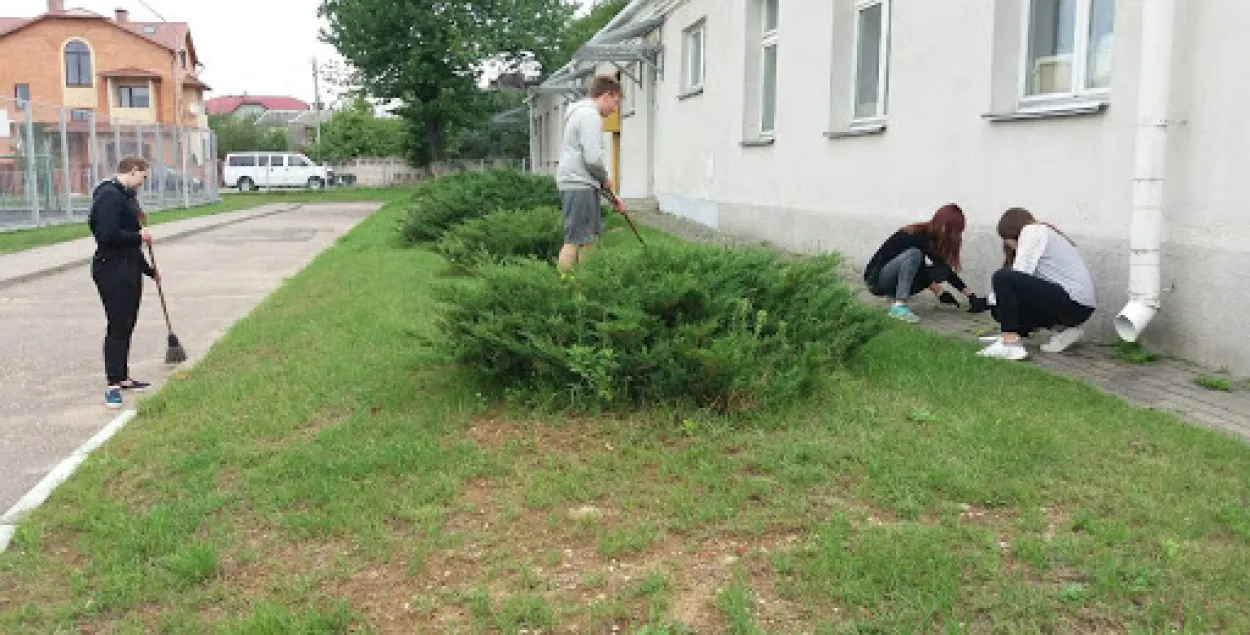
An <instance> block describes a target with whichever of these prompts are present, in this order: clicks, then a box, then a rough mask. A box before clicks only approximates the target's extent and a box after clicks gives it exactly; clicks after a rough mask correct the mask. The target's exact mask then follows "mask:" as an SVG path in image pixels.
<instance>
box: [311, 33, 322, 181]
mask: <svg viewBox="0 0 1250 635" xmlns="http://www.w3.org/2000/svg"><path fill="white" fill-rule="evenodd" d="M312 69H313V93H314V99H313V104H315V105H314V108H315V109H316V112H315V114H314V115H313V116H315V117H316V118H317V162H318V163H320V162H321V70H320V69H319V68H317V57H316V56H313V58H312Z"/></svg>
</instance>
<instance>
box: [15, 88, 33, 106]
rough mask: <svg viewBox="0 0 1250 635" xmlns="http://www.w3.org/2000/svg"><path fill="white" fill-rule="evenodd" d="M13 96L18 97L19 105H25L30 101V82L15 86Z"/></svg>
mask: <svg viewBox="0 0 1250 635" xmlns="http://www.w3.org/2000/svg"><path fill="white" fill-rule="evenodd" d="M13 97H15V98H16V99H17V105H18V107H25V106H26V104H27V103H28V102H29V101H30V84H18V85H17V86H16V87H14V88H13Z"/></svg>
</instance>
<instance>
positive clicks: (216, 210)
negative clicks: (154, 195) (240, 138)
mask: <svg viewBox="0 0 1250 635" xmlns="http://www.w3.org/2000/svg"><path fill="white" fill-rule="evenodd" d="M412 191H413V189H412V188H404V187H392V188H344V189H334V188H331V189H328V190H324V191H312V190H295V191H289V192H283V191H278V192H250V193H246V194H229V195H226V196H224V197H223V198H222V200H221V202H220V203H213V204H212V205H201V206H199V207H192V208H190V209H175V210H166V211H162V212H152V213H150V214H148V220H149V222H150V223H151V224H152V225H160V224H161V223H169V222H173V221H178V220H184V219H187V218H194V217H196V216H208V215H211V214H220V213H222V212H234V211H238V210H242V209H250V208H253V207H260V206H261V205H268V204H270V203H323V202H334V201H393V200H396V199H398V198H402V197H404V196H407V195H409V194H411V193H412ZM90 235H91V231H90V230H89V229H87V221H86V219H85V218H84V219H83V220H82V221H81V222H77V223H67V224H64V225H53V226H50V227H38V228H35V229H21V230H16V231H10V232H0V255H3V254H11V253H14V252H18V251H23V250H26V249H31V248H33V247H42V246H44V245H52V244H56V243H62V242H66V241H69V240H75V239H78V238H86V237H87V236H90Z"/></svg>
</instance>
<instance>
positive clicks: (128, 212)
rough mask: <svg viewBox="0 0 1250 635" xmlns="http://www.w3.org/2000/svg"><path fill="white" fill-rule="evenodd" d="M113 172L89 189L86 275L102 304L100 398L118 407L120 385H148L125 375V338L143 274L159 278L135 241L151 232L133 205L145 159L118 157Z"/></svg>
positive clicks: (127, 351)
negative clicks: (91, 240)
mask: <svg viewBox="0 0 1250 635" xmlns="http://www.w3.org/2000/svg"><path fill="white" fill-rule="evenodd" d="M117 171H118V174H117V175H116V176H114V177H113V178H111V179H109V180H107V181H104V182H103V183H100V185H98V186H96V188H95V191H94V192H92V195H91V214H90V216H89V217H88V219H87V225H88V227H90V228H91V233H92V235H93V236H95V242H96V251H95V255H94V257H92V259H91V279H92V280H93V281H95V285H96V289H97V290H98V291H99V293H100V300H101V302H102V303H103V304H104V315H105V317H106V318H107V320H108V327H107V329H106V331H105V335H104V373H105V376H106V378H107V380H108V388H107V389H106V390H105V392H104V404H105V405H106V406H108V407H109V408H120V407H122V404H123V401H124V400H123V398H122V392H123V391H143V390H146V389H147V388H149V387H150V386H151V384H149V383H148V382H144V381H139V380H137V379H135V378H133V377H131V376H130V367H129V360H130V338H131V336H132V335H133V334H134V330H135V322H136V321H137V320H138V317H139V304H140V302H141V300H142V299H143V276H145V275H146V276H148V277H149V278H152V279H153V280H155V281H156V282H157V283H158V284H159V283H160V279H161V274H160V272H159V271H157V270H156V269H155V268H154V267H152V265H150V264H148V261H147V259H145V258H144V257H143V251H142V250H141V247H142V245H143V244H144V243H147V244H149V245H150V244H151V243H152V240H153V238H152V232H150V231H148V230H147V229H145V228H143V227H142V226H141V225H140V224H139V208H138V204H137V201H136V200H135V198H134V196H133V192H134V191H135V190H137V189H138V188H140V187H142V186H143V183H144V181H146V180H147V177H148V162H147V161H146V160H144V159H142V158H137V157H130V158H125V159H122V161H121V163H120V164H119V165H118V170H117Z"/></svg>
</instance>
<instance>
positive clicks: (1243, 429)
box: [633, 209, 1250, 441]
mask: <svg viewBox="0 0 1250 635" xmlns="http://www.w3.org/2000/svg"><path fill="white" fill-rule="evenodd" d="M633 216H634V217H635V219H636V220H638V221H639V222H643V223H646V224H648V225H651V226H652V227H655V228H656V229H659V230H661V231H665V232H668V233H671V234H673V235H676V236H680V237H682V238H684V239H686V240H692V241H697V242H712V243H720V244H729V245H734V244H738V245H741V244H760V243H756V242H754V241H744V240H740V239H738V238H736V237H734V236H730V235H727V234H723V233H720V232H717V231H716V230H713V229H710V228H708V227H705V226H703V225H699V224H697V223H695V222H693V221H688V220H685V219H682V218H679V217H676V216H673V215H671V214H665V213H663V212H658V211H655V210H648V209H638V210H636V211H635V212H634V214H633ZM847 282H848V283H849V284H851V285H852V286H853V287H855V288H856V289H858V290H860V291H861V294H860V297H861V299H863V300H864V301H865V302H867V303H870V304H876V305H879V306H880V307H881V310H882V311H884V310H886V306H887V305H886V303H885V302H883V301H881V300H879V299H877V298H873V297H872V296H870V295H869V294H868V293H867V292H866V290H864V289H863V283H862V281H860V280H859V279H858V278H855V277H853V279H850V280H848V281H847ZM912 308H913V309H914V310H915V311H916V314H917V315H918V316H920V318H921V324H920V326H921V327H922V328H926V329H930V330H933V331H937V332H939V333H943V334H945V335H949V336H952V337H956V338H959V339H962V340H965V341H969V342H973V341H976V338H977V336H978V335H979V334H988V333H990V332H991V331H993V330H994V327H995V326H996V324H995V323H994V321H993V320H992V319H991V318H990V317H988V315H981V316H973V315H969V314H968V313H967V312H964V311H957V310H953V309H946V308H940V307H939V306H938V303H937V300H936V299H935V298H933V294H931V293H922V294H921V295H920V296H919V301H918V302H916V303H913V306H912ZM1041 335H1042V336H1043V337H1044V335H1045V334H1041ZM1035 339H1036V338H1035ZM1044 341H1045V340H1044V339H1041V340H1040V341H1030V342H1029V349H1030V351H1029V352H1030V355H1031V358H1030V361H1029V362H1026V363H1031V364H1034V365H1037V366H1039V367H1041V368H1045V369H1046V370H1048V371H1051V372H1054V373H1059V374H1061V375H1066V376H1068V377H1072V378H1074V379H1078V380H1081V381H1084V382H1087V383H1090V384H1092V385H1094V386H1096V387H1098V388H1101V389H1102V390H1104V391H1105V392H1108V393H1110V394H1113V395H1116V396H1118V397H1121V398H1123V399H1124V400H1125V401H1127V402H1129V403H1131V404H1133V405H1136V406H1141V407H1144V408H1150V409H1155V410H1160V411H1165V412H1170V413H1173V414H1176V415H1178V416H1180V417H1181V418H1183V419H1186V420H1188V421H1191V422H1193V423H1196V424H1199V425H1203V426H1206V427H1209V428H1213V429H1216V430H1220V431H1222V432H1227V433H1230V434H1233V435H1236V436H1239V437H1241V438H1242V439H1244V440H1246V441H1250V382H1247V380H1246V379H1245V378H1228V379H1229V382H1230V384H1231V385H1232V386H1233V390H1232V391H1231V392H1220V391H1212V390H1208V389H1206V388H1202V387H1200V386H1198V385H1197V383H1196V382H1197V380H1198V378H1200V377H1212V376H1221V373H1220V371H1218V370H1216V369H1211V368H1204V367H1202V366H1199V365H1196V364H1190V363H1188V362H1185V361H1182V360H1173V359H1166V360H1161V361H1158V362H1153V363H1150V364H1141V365H1135V364H1129V363H1126V362H1123V361H1120V360H1118V359H1116V358H1115V357H1114V355H1112V349H1111V348H1110V347H1109V346H1105V345H1099V344H1097V343H1083V344H1081V345H1078V346H1077V347H1075V348H1073V349H1071V350H1069V351H1067V352H1065V353H1063V354H1062V355H1047V354H1046V353H1042V352H1039V351H1038V348H1037V347H1038V345H1039V344H1041V343H1042V342H1044Z"/></svg>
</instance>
